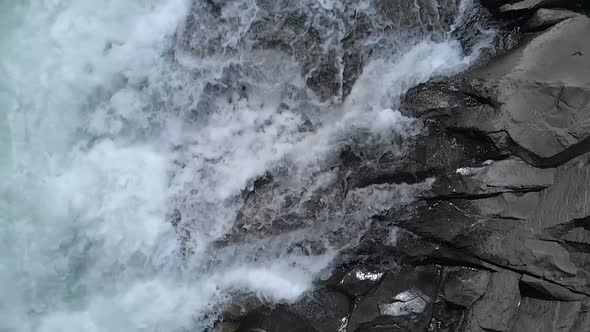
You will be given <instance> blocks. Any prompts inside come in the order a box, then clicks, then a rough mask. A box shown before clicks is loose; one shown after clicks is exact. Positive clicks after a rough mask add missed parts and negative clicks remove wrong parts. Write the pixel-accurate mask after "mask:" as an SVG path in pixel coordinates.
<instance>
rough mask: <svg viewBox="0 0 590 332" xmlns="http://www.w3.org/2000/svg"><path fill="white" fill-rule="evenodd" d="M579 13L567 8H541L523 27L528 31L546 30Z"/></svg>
mask: <svg viewBox="0 0 590 332" xmlns="http://www.w3.org/2000/svg"><path fill="white" fill-rule="evenodd" d="M577 15H580V14H578V13H576V12H573V11H571V10H567V9H546V8H541V9H539V10H537V11H536V12H535V14H533V16H532V17H531V18H530V19H529V20H528V21H527V22H526V23H525V24H524V25H523V26H522V29H523V31H526V32H531V31H540V30H544V29H547V28H549V27H551V26H553V25H555V24H557V23H559V22H561V21H565V20H567V19H568V18H572V17H574V16H577Z"/></svg>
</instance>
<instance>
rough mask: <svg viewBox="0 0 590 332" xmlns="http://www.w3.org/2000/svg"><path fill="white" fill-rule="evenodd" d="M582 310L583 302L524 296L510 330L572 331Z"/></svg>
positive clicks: (515, 331)
mask: <svg viewBox="0 0 590 332" xmlns="http://www.w3.org/2000/svg"><path fill="white" fill-rule="evenodd" d="M581 310H582V303H581V302H558V301H546V300H541V299H535V298H529V297H524V298H522V300H521V303H520V305H519V307H518V312H517V314H516V320H515V322H514V325H512V329H511V330H510V331H514V332H520V331H535V332H570V331H575V330H574V325H575V324H576V320H577V317H578V315H579V314H580V312H581Z"/></svg>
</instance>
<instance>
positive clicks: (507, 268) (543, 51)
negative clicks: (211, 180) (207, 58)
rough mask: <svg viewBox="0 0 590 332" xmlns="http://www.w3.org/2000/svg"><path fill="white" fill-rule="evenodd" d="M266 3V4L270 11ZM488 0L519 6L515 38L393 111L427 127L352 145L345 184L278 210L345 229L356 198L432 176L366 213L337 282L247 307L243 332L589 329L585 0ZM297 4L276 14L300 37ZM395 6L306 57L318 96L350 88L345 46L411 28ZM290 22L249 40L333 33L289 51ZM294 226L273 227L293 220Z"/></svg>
mask: <svg viewBox="0 0 590 332" xmlns="http://www.w3.org/2000/svg"><path fill="white" fill-rule="evenodd" d="M261 3H262V2H261ZM273 3H274V2H272V1H268V2H265V6H267V7H266V8H267V9H265V10H266V11H267V12H268V11H269V10H271V8H274V7H272V6H273ZM401 3H404V2H403V1H402V2H401ZM483 4H484V5H486V6H488V7H489V8H491V9H492V10H493V11H494V12H495V13H496V15H499V16H497V17H496V19H497V20H512V19H513V18H506V17H505V14H506V12H510V11H515V12H518V15H522V17H521V18H519V19H517V20H515V21H511V24H518V27H517V28H518V31H519V32H518V33H519V40H520V42H519V43H518V44H517V45H515V47H514V48H512V49H511V50H509V51H507V52H506V54H500V55H498V56H496V57H494V58H493V59H492V60H491V61H490V62H489V63H487V64H484V65H481V66H479V67H477V68H474V69H472V70H470V71H469V72H468V73H464V74H460V75H458V76H455V77H452V78H449V79H439V80H436V81H431V82H428V83H425V84H422V85H420V86H418V87H416V88H414V89H412V90H410V91H409V92H408V93H407V94H406V95H405V97H404V99H403V102H402V105H401V107H400V110H401V111H402V112H403V113H404V114H406V115H408V116H412V117H415V118H417V119H419V120H420V121H422V123H423V126H424V129H423V130H422V132H421V133H420V134H417V135H416V136H414V137H412V138H411V139H407V140H405V141H404V143H403V144H405V145H404V149H403V151H404V152H403V153H393V152H392V151H388V149H387V146H381V145H371V146H368V147H367V146H361V145H358V144H355V143H354V142H352V143H351V144H350V145H349V146H347V147H346V148H344V149H343V150H342V153H341V154H340V156H339V158H338V159H337V160H336V161H335V166H334V168H337V169H338V172H337V174H338V178H339V180H341V182H340V183H341V185H340V186H337V187H334V188H333V189H331V190H328V191H325V192H322V193H320V194H317V193H316V194H314V195H318V196H314V195H311V196H309V197H307V198H306V199H307V201H308V203H306V204H305V206H306V207H307V210H305V209H304V210H303V211H304V212H303V214H299V215H295V214H288V213H287V214H284V215H282V216H279V218H278V219H281V218H282V219H283V220H285V221H286V223H287V224H288V223H289V220H295V219H298V220H306V221H309V222H311V221H312V220H313V222H315V223H318V222H319V223H321V224H325V223H327V224H330V222H334V223H341V224H343V225H347V224H346V220H347V218H352V217H351V216H352V215H353V214H354V213H353V212H355V211H358V209H357V207H358V206H359V204H360V205H363V204H371V203H370V202H372V203H375V202H376V200H377V198H376V196H371V194H374V193H375V192H379V195H378V196H379V197H381V199H383V197H384V196H383V193H387V192H389V191H391V190H397V191H399V186H400V185H416V184H420V183H426V182H427V183H428V185H427V186H424V187H423V188H422V190H420V191H419V195H418V196H416V197H414V196H413V197H412V198H411V199H400V198H399V197H397V198H395V197H392V196H388V197H386V198H385V199H384V201H380V202H379V204H375V205H374V207H375V208H374V209H372V210H371V213H368V214H362V215H358V214H356V215H354V216H355V218H361V219H362V218H365V219H367V224H368V225H369V227H368V230H363V233H362V234H359V236H358V238H355V241H357V243H356V245H355V246H351V247H350V248H349V249H347V250H344V251H343V252H342V253H341V255H340V258H339V260H338V262H339V264H338V266H336V267H335V269H334V271H333V272H332V275H331V276H330V277H328V278H326V280H324V281H322V282H320V283H319V285H318V287H317V288H316V289H315V290H314V291H313V292H311V293H309V294H306V295H305V296H304V297H303V298H302V299H301V300H300V301H299V302H297V303H295V304H284V305H278V306H276V305H274V306H267V305H261V306H260V307H258V308H257V309H255V310H252V311H250V312H249V313H247V315H246V316H245V317H244V318H240V319H239V320H237V325H238V326H239V327H238V328H237V331H267V332H270V331H312V332H313V331H317V332H323V331H348V332H360V331H576V332H584V331H588V330H590V313H589V312H590V311H589V310H590V302H589V301H590V300H589V296H590V80H589V79H590V72H589V70H590V48H589V47H590V43H589V42H588V41H587V36H590V18H588V17H587V16H586V15H584V13H583V12H582V11H581V10H580V8H582V7H583V5H584V4H583V3H582V2H576V1H570V2H565V1H516V2H515V1H511V2H508V1H494V0H488V1H483ZM375 6H376V7H375V8H381V7H379V6H383V4H381V3H380V2H376V3H375ZM400 6H403V5H400ZM556 8H557V9H556ZM563 8H567V9H568V10H565V9H563ZM293 11H294V12H296V11H297V10H296V9H293ZM293 11H292V12H290V14H288V15H286V16H283V17H282V18H280V19H281V20H282V21H281V23H280V24H282V25H283V26H287V25H290V26H291V28H289V29H293V31H294V30H295V29H297V28H298V23H297V20H296V19H295V18H296V15H295V14H294V13H293ZM396 13H398V12H397V11H395V10H391V11H388V10H387V8H381V10H379V13H378V15H377V16H375V17H377V18H374V17H371V18H369V17H366V16H363V15H364V14H363V13H357V15H356V16H354V18H353V19H351V21H347V22H339V24H342V27H346V28H345V30H343V31H347V32H346V33H345V34H344V35H343V38H344V36H346V37H345V38H344V39H345V41H344V46H342V48H339V49H337V51H334V52H332V51H330V52H328V53H327V54H323V53H322V54H321V56H319V55H318V56H315V55H311V56H310V58H309V59H307V60H304V61H303V62H304V63H308V66H310V67H309V68H314V69H313V70H312V69H304V70H311V71H314V72H315V73H318V75H319V76H318V77H322V79H317V78H316V77H315V76H313V75H310V76H308V77H309V78H308V80H307V82H306V84H307V86H308V87H309V88H310V89H311V90H313V91H315V93H316V94H318V95H320V96H334V95H340V96H344V95H346V93H347V92H346V91H347V88H346V87H345V86H346V84H349V83H346V82H347V80H348V81H350V82H352V81H354V80H355V77H358V74H359V73H360V72H362V59H363V56H364V55H359V54H358V53H355V51H351V50H350V49H348V48H347V47H349V46H347V45H352V44H355V43H359V40H361V39H362V38H365V36H367V35H370V34H374V33H375V30H376V26H379V24H380V23H378V22H379V20H380V19H383V18H384V17H388V18H389V19H395V20H398V21H397V22H398V23H399V24H401V25H403V24H412V23H411V22H413V20H412V19H411V17H407V18H405V17H397V16H395V15H396ZM502 13H504V14H502ZM522 18H524V19H522ZM273 19H279V18H277V17H275V18H273ZM443 21H444V20H443ZM260 24H263V23H260ZM273 24H279V23H276V22H275V23H273ZM300 28H301V27H300ZM289 29H280V31H277V32H273V33H276V34H270V35H268V29H262V30H263V31H266V32H264V34H262V33H256V32H255V31H250V32H247V33H246V34H245V35H246V36H250V37H248V38H251V40H254V41H255V42H259V43H261V44H264V46H261V47H267V48H284V50H283V51H285V52H288V53H289V52H290V54H292V55H295V56H303V57H306V56H309V53H306V52H302V53H298V52H301V50H302V47H303V46H301V45H298V44H297V43H299V42H302V43H303V42H309V41H310V40H314V38H317V41H314V43H318V44H319V43H321V42H320V40H322V38H324V37H322V36H317V37H312V36H311V35H308V36H306V37H304V38H302V40H301V41H296V42H294V43H292V44H291V45H288V46H287V45H285V40H287V39H290V38H292V37H289V36H288V35H284V34H285V32H284V31H289ZM346 29H348V30H346ZM305 31H306V33H308V34H313V30H312V29H311V28H310V27H306V28H305ZM383 31H385V30H383ZM383 31H382V32H381V33H384V32H383ZM271 41H272V42H271ZM265 43H266V44H265ZM312 49H313V47H312ZM357 50H358V49H357ZM331 52H332V53H331ZM319 53H321V52H319ZM319 53H318V54H319ZM298 54H299V55H298ZM331 56H337V57H340V59H345V60H344V61H341V62H340V63H341V64H343V63H344V64H346V63H349V64H352V66H353V67H354V69H351V70H352V72H348V74H346V70H344V71H345V75H344V76H341V77H340V78H337V79H335V80H332V78H333V77H336V76H337V75H336V72H341V71H342V68H340V69H335V68H334V67H331V66H332V65H333V64H334V60H333V58H331ZM337 62H338V61H337ZM304 68H305V66H304ZM325 79H328V81H329V82H328V81H324V80H325ZM339 80H340V81H339ZM322 98H323V99H325V98H324V97H322ZM398 152H399V151H398ZM273 186H276V183H275V182H274V181H273V179H272V178H269V179H267V180H265V181H262V182H261V183H260V185H259V186H258V187H256V188H255V190H254V192H253V193H252V194H251V195H252V197H251V198H249V199H251V203H252V205H250V206H249V205H248V203H246V208H245V209H244V210H243V211H242V212H243V214H248V213H250V214H251V215H256V214H259V213H260V209H259V206H260V205H261V203H260V202H262V201H265V200H268V199H270V198H271V197H272V196H273V195H274V194H273ZM392 186H398V187H395V188H396V189H393V187H392ZM274 188H276V187H274ZM368 188H369V189H371V190H372V191H371V192H368V191H366V190H368ZM377 189H378V190H377ZM363 190H365V191H363ZM413 193H414V194H415V192H413ZM293 196H294V197H299V198H297V199H301V194H300V193H293ZM327 197H329V199H328V198H327ZM359 197H360V198H359ZM297 199H296V198H294V201H292V202H290V203H289V204H300V203H301V202H299V201H295V200H297ZM334 202H337V204H335V205H334ZM388 203H389V204H388ZM355 204H356V205H355ZM248 207H250V208H251V210H248ZM287 210H288V209H287ZM298 211H299V213H300V212H301V210H300V209H299V210H298ZM274 212H275V211H274V210H273V211H269V213H271V214H272V213H274ZM264 218H266V219H265V220H267V221H268V220H270V219H274V218H277V216H276V215H272V216H267V217H264ZM326 220H330V222H327V221H326ZM357 220H358V219H357ZM265 223H266V222H264V221H261V224H265ZM287 224H285V225H283V226H280V225H279V224H275V225H279V226H274V227H273V228H272V230H274V231H275V232H276V234H281V233H284V232H290V231H293V229H296V228H290V226H289V225H287ZM272 230H271V234H272ZM353 231H354V230H353ZM339 232H343V230H342V229H341V228H335V229H334V241H337V239H338V237H339V234H340V233H339ZM239 233H240V232H239ZM244 234H246V235H244ZM247 234H248V232H247V231H245V233H243V232H241V233H240V234H238V235H233V236H234V238H233V240H232V239H229V240H228V242H227V243H231V242H232V241H243V240H244V239H246V240H247V239H249V235H247ZM308 250H310V251H309V252H310V254H312V253H313V248H312V249H309V248H308Z"/></svg>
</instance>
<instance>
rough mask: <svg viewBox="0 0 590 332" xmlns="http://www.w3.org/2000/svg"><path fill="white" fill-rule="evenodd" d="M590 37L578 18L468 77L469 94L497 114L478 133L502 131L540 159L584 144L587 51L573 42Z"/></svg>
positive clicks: (588, 100) (589, 21) (587, 131)
mask: <svg viewBox="0 0 590 332" xmlns="http://www.w3.org/2000/svg"><path fill="white" fill-rule="evenodd" d="M588 33H590V18H588V17H586V16H582V15H580V16H576V17H574V18H571V19H568V20H566V21H563V22H561V23H558V24H557V25H555V26H553V27H552V28H550V29H548V30H547V31H545V32H543V33H541V34H538V35H535V36H533V37H532V38H530V39H529V40H528V41H526V42H524V43H522V44H521V45H520V46H519V47H517V48H516V49H514V50H513V51H511V52H510V53H509V54H508V55H506V56H502V57H499V58H497V59H495V60H494V61H492V63H490V64H489V65H488V66H486V67H485V68H482V69H478V70H475V71H473V72H471V73H469V74H468V75H467V76H468V77H469V79H471V81H470V83H469V84H470V85H471V86H472V87H473V89H474V91H471V92H475V94H477V96H479V98H481V99H482V100H489V101H490V104H492V105H495V109H496V110H497V111H499V115H498V116H497V117H495V118H494V117H492V118H491V119H490V121H488V122H484V123H483V124H482V125H483V126H481V127H480V129H481V130H482V131H488V132H489V131H490V130H489V129H490V124H491V125H492V126H493V127H494V129H495V131H506V133H507V134H508V135H509V137H510V138H511V139H512V140H514V142H516V143H517V144H518V145H519V146H521V147H522V148H524V149H526V150H527V151H530V152H531V153H533V154H534V155H536V156H539V157H541V158H548V157H552V156H554V155H556V154H558V153H560V152H562V151H564V150H566V149H568V148H574V147H575V146H576V144H577V143H580V142H582V141H583V140H584V139H586V138H587V137H588V136H589V135H590V127H589V126H588V114H590V113H589V112H588V111H587V110H588V107H590V106H589V105H590V91H589V90H588V85H589V84H588V83H589V81H588V77H590V71H589V70H590V69H589V70H587V68H590V66H589V65H588V64H589V63H590V45H589V44H588V43H580V39H579V38H578V37H577V36H583V35H587V34H588ZM580 54H581V55H580ZM547 68H552V70H547ZM475 116H478V115H475ZM474 121H475V120H473V121H471V122H469V126H470V125H473V124H474V123H475V122H474ZM580 148H581V147H580Z"/></svg>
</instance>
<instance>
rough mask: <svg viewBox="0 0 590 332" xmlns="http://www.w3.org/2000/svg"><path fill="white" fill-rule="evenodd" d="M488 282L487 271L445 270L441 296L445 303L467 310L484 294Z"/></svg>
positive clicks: (488, 274) (467, 269) (460, 268)
mask: <svg viewBox="0 0 590 332" xmlns="http://www.w3.org/2000/svg"><path fill="white" fill-rule="evenodd" d="M489 280H490V272H488V271H481V270H476V269H469V268H462V267H456V268H447V269H445V272H444V276H443V281H442V284H441V294H442V297H443V298H444V299H445V300H446V301H447V302H450V303H452V304H455V305H458V306H462V307H465V308H467V307H470V306H471V305H472V304H473V303H475V301H477V300H479V298H481V297H482V296H483V295H484V294H485V292H486V288H487V286H488V282H489Z"/></svg>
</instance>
